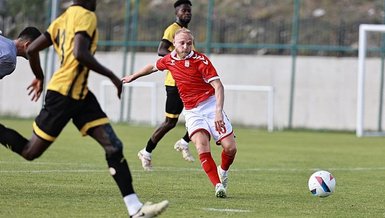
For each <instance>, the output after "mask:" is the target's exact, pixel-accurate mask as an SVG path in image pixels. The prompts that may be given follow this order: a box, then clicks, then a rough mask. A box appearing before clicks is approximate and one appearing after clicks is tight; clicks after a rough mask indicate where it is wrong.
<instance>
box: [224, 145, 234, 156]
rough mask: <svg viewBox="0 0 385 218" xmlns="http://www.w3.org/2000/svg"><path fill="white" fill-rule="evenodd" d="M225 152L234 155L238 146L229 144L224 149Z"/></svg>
mask: <svg viewBox="0 0 385 218" xmlns="http://www.w3.org/2000/svg"><path fill="white" fill-rule="evenodd" d="M223 150H224V152H225V153H226V154H227V155H229V156H234V155H235V154H236V153H237V147H236V146H228V147H226V148H224V149H223Z"/></svg>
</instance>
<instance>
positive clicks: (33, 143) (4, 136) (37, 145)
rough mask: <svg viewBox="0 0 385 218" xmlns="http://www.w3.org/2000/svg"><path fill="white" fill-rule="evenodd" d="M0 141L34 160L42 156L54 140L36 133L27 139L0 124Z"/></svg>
mask: <svg viewBox="0 0 385 218" xmlns="http://www.w3.org/2000/svg"><path fill="white" fill-rule="evenodd" d="M0 143H1V144H3V145H4V146H5V147H7V148H9V149H10V150H12V151H13V152H15V153H17V154H19V155H20V156H22V157H24V158H25V159H26V160H34V159H36V158H38V157H40V156H41V154H43V153H44V151H45V150H47V148H48V147H49V146H50V145H51V143H52V142H48V141H45V140H43V139H41V138H39V137H38V136H36V135H35V134H34V133H33V134H32V137H31V139H30V140H27V139H26V138H24V137H23V136H22V135H20V134H19V133H18V132H16V131H15V130H13V129H10V128H6V127H5V126H3V125H1V124H0Z"/></svg>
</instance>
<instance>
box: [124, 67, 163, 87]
mask: <svg viewBox="0 0 385 218" xmlns="http://www.w3.org/2000/svg"><path fill="white" fill-rule="evenodd" d="M156 71H158V69H156V67H155V66H154V65H152V64H148V65H146V66H145V67H143V68H142V69H141V70H139V71H138V72H136V73H134V74H131V75H128V76H125V77H123V78H122V82H123V83H130V82H132V81H134V80H136V79H138V78H139V77H142V76H146V75H149V74H151V73H154V72H156Z"/></svg>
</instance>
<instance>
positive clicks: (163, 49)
mask: <svg viewBox="0 0 385 218" xmlns="http://www.w3.org/2000/svg"><path fill="white" fill-rule="evenodd" d="M171 45H172V43H171V42H170V41H168V40H166V39H162V41H160V43H159V46H158V55H159V56H162V57H164V56H166V55H167V54H168V53H170V51H169V50H168V48H170V46H171Z"/></svg>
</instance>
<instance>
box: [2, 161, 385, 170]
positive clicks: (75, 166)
mask: <svg viewBox="0 0 385 218" xmlns="http://www.w3.org/2000/svg"><path fill="white" fill-rule="evenodd" d="M1 165H13V166H16V165H30V166H60V167H64V166H65V168H66V169H45V170H44V169H43V170H42V169H36V170H34V169H31V170H1V169H0V173H105V172H106V171H108V169H107V165H105V168H104V166H101V165H98V164H77V163H60V162H28V161H21V162H14V161H0V166H1ZM316 170H320V169H317V168H308V169H306V168H249V169H237V168H232V169H231V171H233V172H288V171H289V172H308V171H316ZM324 170H330V171H385V166H381V167H345V168H327V169H324ZM131 171H132V172H143V170H142V169H132V167H131ZM154 171H158V172H185V171H190V172H198V171H202V169H201V168H200V167H196V168H180V167H154Z"/></svg>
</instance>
